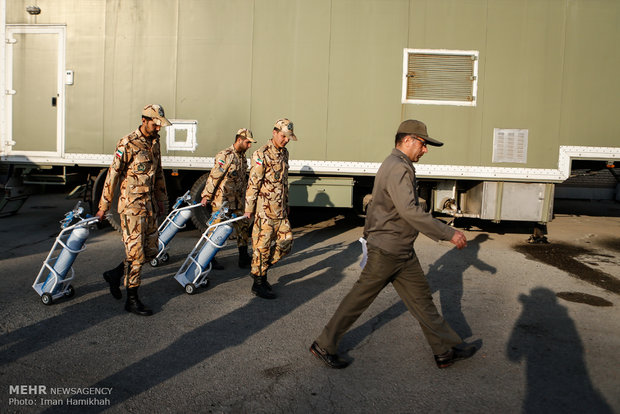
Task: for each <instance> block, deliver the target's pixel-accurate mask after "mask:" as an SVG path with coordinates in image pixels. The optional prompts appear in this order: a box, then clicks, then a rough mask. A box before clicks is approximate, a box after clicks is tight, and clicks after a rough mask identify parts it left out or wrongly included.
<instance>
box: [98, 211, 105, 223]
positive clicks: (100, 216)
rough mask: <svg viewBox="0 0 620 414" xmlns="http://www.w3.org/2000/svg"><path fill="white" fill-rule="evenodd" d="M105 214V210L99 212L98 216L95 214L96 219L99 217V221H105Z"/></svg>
mask: <svg viewBox="0 0 620 414" xmlns="http://www.w3.org/2000/svg"><path fill="white" fill-rule="evenodd" d="M105 213H106V212H105V210H99V211H97V214H95V217H97V218H98V219H99V221H103V220H104V219H105Z"/></svg>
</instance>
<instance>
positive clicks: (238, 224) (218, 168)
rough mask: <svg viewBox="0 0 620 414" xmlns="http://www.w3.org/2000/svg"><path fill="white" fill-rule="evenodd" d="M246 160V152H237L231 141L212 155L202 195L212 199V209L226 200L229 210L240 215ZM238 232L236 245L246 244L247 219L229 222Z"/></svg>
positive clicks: (246, 166)
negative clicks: (226, 146) (211, 164)
mask: <svg viewBox="0 0 620 414" xmlns="http://www.w3.org/2000/svg"><path fill="white" fill-rule="evenodd" d="M247 174H248V162H247V160H246V158H245V152H242V153H241V152H237V151H236V150H235V147H234V145H231V146H230V147H228V148H226V149H225V150H222V151H220V152H218V153H217V154H216V155H215V166H214V167H213V169H212V170H211V172H210V173H209V177H208V178H207V183H206V184H205V188H204V190H202V194H201V197H202V198H204V199H206V201H207V203H211V205H212V207H213V211H217V210H219V209H220V208H221V207H222V204H224V203H226V206H227V207H228V211H229V213H232V214H235V215H236V216H242V215H243V212H244V210H243V209H244V207H245V205H244V203H245V188H246V186H247V182H248V178H247ZM220 221H222V220H221V219H218V220H216V221H214V223H213V224H215V223H218V222H220ZM232 225H233V227H234V228H235V231H236V232H237V246H238V247H247V246H248V239H249V236H250V235H249V233H250V224H249V223H248V220H238V221H235V222H233V223H232Z"/></svg>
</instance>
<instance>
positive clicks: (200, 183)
mask: <svg viewBox="0 0 620 414" xmlns="http://www.w3.org/2000/svg"><path fill="white" fill-rule="evenodd" d="M207 177H209V173H205V174H203V175H201V176H200V177H199V178H198V179H197V180H196V182H194V185H192V188H191V190H189V194H190V195H191V196H192V201H195V202H196V203H200V201H201V200H202V197H201V196H200V194H201V193H202V190H204V188H205V184H206V183H207ZM210 218H211V213H210V212H209V211H208V210H207V209H206V208H205V207H196V208H194V209H192V223H194V226H196V228H197V229H198V230H200V232H201V233H203V232H204V231H205V230H206V229H207V227H208V226H207V222H208V221H209V219H210Z"/></svg>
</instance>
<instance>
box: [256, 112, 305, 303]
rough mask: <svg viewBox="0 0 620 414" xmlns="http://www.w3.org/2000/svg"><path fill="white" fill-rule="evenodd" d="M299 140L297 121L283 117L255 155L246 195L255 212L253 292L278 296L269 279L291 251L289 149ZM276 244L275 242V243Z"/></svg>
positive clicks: (263, 295)
mask: <svg viewBox="0 0 620 414" xmlns="http://www.w3.org/2000/svg"><path fill="white" fill-rule="evenodd" d="M291 139H292V140H293V141H297V137H296V136H295V134H294V132H293V123H292V122H291V121H289V120H288V119H286V118H283V119H279V120H278V121H277V122H276V123H275V125H274V127H273V131H272V138H271V140H269V142H268V143H267V144H265V145H263V146H262V147H260V148H259V149H257V150H256V151H255V152H254V154H253V155H252V162H251V170H250V178H249V180H248V188H247V191H246V196H245V216H246V217H248V218H249V219H251V218H252V217H253V216H254V215H255V216H256V218H255V219H254V228H253V229H252V250H253V255H252V269H251V270H250V272H251V274H252V277H253V278H254V283H253V284H252V293H254V294H255V295H257V296H259V297H261V298H264V299H274V298H275V297H276V295H275V294H274V293H272V291H271V285H270V284H269V282H268V281H267V269H268V268H269V267H271V266H273V265H275V264H276V263H277V262H278V261H280V260H281V259H282V258H283V257H284V256H285V255H287V254H288V253H289V252H290V251H291V247H292V246H293V232H292V231H291V224H290V222H289V220H288V150H287V149H286V148H285V147H286V144H288V142H289V141H290V140H291ZM272 244H275V246H273V247H272Z"/></svg>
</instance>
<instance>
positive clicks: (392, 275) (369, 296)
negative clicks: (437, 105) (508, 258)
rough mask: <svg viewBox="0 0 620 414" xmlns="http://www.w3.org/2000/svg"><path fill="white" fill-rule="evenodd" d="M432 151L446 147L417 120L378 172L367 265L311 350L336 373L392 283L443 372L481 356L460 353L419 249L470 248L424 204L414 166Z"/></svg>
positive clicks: (468, 350) (403, 129) (407, 125)
mask: <svg viewBox="0 0 620 414" xmlns="http://www.w3.org/2000/svg"><path fill="white" fill-rule="evenodd" d="M427 145H433V146H437V147H439V146H442V145H443V143H442V142H440V141H437V140H435V139H433V138H431V137H429V136H428V133H427V130H426V125H424V123H422V122H420V121H416V120H413V119H410V120H407V121H404V122H402V123H401V124H400V126H399V128H398V131H397V133H396V137H395V148H394V149H393V150H392V153H391V154H390V155H389V156H388V157H387V158H386V159H385V161H383V164H381V167H380V168H379V171H377V175H376V177H375V184H374V187H373V190H372V201H371V202H370V205H369V207H368V214H367V215H366V225H365V226H364V238H365V239H366V241H367V245H368V258H367V262H366V265H365V266H364V269H363V270H362V274H361V275H360V277H359V280H358V281H357V282H355V284H354V285H353V287H352V288H351V291H350V292H349V293H348V294H347V295H346V296H345V297H344V299H343V300H342V302H341V303H340V306H338V309H336V312H335V313H334V316H332V318H331V319H330V321H329V322H328V323H327V325H326V326H325V328H324V329H323V332H321V334H320V335H319V337H318V338H317V339H316V341H315V342H314V343H313V344H312V345H311V346H310V352H311V353H312V354H313V355H314V356H315V357H317V358H319V359H320V360H322V361H323V362H324V363H325V364H326V365H327V366H329V367H331V368H344V367H346V366H347V365H348V361H345V360H343V359H341V358H340V357H339V356H338V354H337V350H338V343H339V342H340V339H341V338H342V337H343V335H344V334H345V332H346V331H347V330H348V329H349V328H350V327H351V325H352V324H353V323H354V322H355V321H356V320H357V318H358V317H359V316H360V315H361V314H362V312H364V311H365V310H366V309H367V308H368V306H370V304H371V303H372V302H373V300H374V299H375V298H376V297H377V295H378V294H379V292H381V290H382V289H383V288H384V287H385V286H386V285H387V284H388V283H392V285H393V286H394V289H396V292H397V293H398V295H399V296H400V297H401V299H402V300H403V302H405V305H406V306H407V308H408V309H409V312H411V314H412V315H413V316H414V317H415V318H416V319H417V320H418V322H419V324H420V327H421V328H422V333H423V334H424V336H425V337H426V340H427V341H428V343H429V345H430V347H431V350H432V351H433V354H434V355H435V362H436V364H437V367H439V368H446V367H448V366H450V365H452V364H453V363H454V362H455V361H459V360H462V359H465V358H469V357H471V356H472V355H473V354H474V353H475V352H476V347H475V346H473V345H470V346H468V347H465V348H458V347H456V346H457V345H460V344H461V343H462V342H463V340H462V339H461V338H460V337H459V335H458V334H457V333H456V332H454V330H453V329H452V328H451V327H450V325H448V323H447V322H446V321H445V320H444V319H443V318H442V316H441V315H440V314H439V312H437V308H436V307H435V304H434V303H433V298H432V296H431V291H430V288H429V286H428V282H427V280H426V277H425V276H424V272H423V270H422V267H421V266H420V262H419V260H418V258H417V256H416V254H415V251H414V249H413V243H414V241H415V239H416V238H417V236H418V234H419V233H420V232H421V233H424V234H425V235H427V236H428V237H430V238H431V239H433V240H435V241H438V240H449V241H450V242H451V243H453V244H454V245H455V246H456V247H457V248H458V249H462V248H463V247H465V246H466V245H467V239H466V238H465V235H464V234H463V233H462V232H460V231H458V230H455V229H453V228H452V227H450V226H448V225H447V224H445V223H443V222H441V221H439V220H437V219H434V218H433V217H432V216H431V214H430V213H428V212H426V211H425V209H424V207H423V205H422V203H420V201H419V199H418V190H417V185H416V176H415V168H414V167H413V163H414V162H417V161H418V160H419V159H420V157H422V156H423V155H424V154H425V153H426V152H428V148H427Z"/></svg>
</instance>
